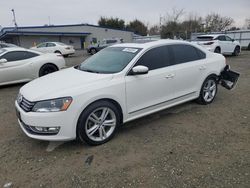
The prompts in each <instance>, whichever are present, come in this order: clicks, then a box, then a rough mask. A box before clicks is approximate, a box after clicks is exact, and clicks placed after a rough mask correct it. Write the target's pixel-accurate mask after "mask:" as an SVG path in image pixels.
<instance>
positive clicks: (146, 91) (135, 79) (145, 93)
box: [125, 46, 175, 116]
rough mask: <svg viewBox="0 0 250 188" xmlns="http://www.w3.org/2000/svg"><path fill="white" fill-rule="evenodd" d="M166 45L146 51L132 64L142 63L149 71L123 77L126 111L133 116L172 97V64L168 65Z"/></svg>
mask: <svg viewBox="0 0 250 188" xmlns="http://www.w3.org/2000/svg"><path fill="white" fill-rule="evenodd" d="M168 53H169V52H168V47H167V46H162V47H157V48H154V49H151V50H149V51H148V52H146V53H145V54H144V55H143V56H142V57H141V58H140V59H139V60H138V61H137V63H136V64H135V65H134V67H135V66H137V65H143V66H146V67H148V68H149V72H148V73H147V74H143V75H132V74H128V75H127V76H126V78H125V82H126V97H127V112H128V114H129V115H131V116H133V115H136V114H138V113H139V114H140V113H145V112H147V111H151V110H153V109H154V108H157V107H159V105H163V104H164V103H165V102H167V101H169V100H171V99H172V98H173V87H174V85H173V83H174V79H175V78H174V77H175V71H174V69H173V68H174V66H168V65H169V64H170V62H169V56H168Z"/></svg>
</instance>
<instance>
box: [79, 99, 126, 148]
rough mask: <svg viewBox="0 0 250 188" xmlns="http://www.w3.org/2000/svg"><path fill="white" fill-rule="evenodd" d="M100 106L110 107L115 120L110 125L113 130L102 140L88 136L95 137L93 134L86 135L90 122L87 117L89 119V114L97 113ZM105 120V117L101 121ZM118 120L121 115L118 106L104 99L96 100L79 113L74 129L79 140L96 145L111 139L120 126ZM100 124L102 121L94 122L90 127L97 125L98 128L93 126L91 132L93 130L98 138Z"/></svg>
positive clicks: (119, 120)
mask: <svg viewBox="0 0 250 188" xmlns="http://www.w3.org/2000/svg"><path fill="white" fill-rule="evenodd" d="M102 108H108V109H110V110H111V111H112V112H113V115H115V118H116V122H115V126H112V127H114V129H113V130H112V131H113V132H112V133H110V135H109V136H108V137H106V138H104V139H103V140H94V138H90V137H95V136H88V133H87V129H88V126H89V123H90V122H89V119H90V117H92V116H91V114H93V113H98V112H99V111H98V109H100V110H101V109H102ZM102 112H103V111H102ZM99 114H100V113H99ZM95 115H96V114H95ZM96 116H97V117H98V115H96ZM107 118H108V116H107ZM100 119H101V117H99V120H100ZM87 121H88V122H87ZM100 121H101V120H100ZM105 121H106V119H105V120H103V123H104V122H105ZM107 121H108V120H107ZM120 122H121V117H120V113H119V110H118V108H117V107H116V106H115V105H114V104H113V103H111V102H108V101H105V100H102V101H97V102H95V103H92V104H91V105H89V106H88V107H87V108H86V109H85V110H84V111H83V112H82V113H81V115H80V117H79V119H78V123H77V129H76V135H77V139H78V140H80V141H81V142H86V143H87V144H89V145H92V146H97V145H101V144H104V143H106V142H108V141H109V140H111V139H112V138H113V137H114V136H115V133H116V132H117V130H118V128H119V127H120ZM92 123H93V122H92ZM101 124H102V123H100V124H96V123H95V124H94V125H92V127H91V128H93V127H94V126H99V128H95V131H92V133H93V132H94V134H93V135H96V138H97V139H98V136H99V137H100V130H99V129H100V127H101V126H102V125H101ZM108 127H109V126H107V127H106V128H108ZM91 128H90V129H91ZM104 128H105V126H104ZM90 129H89V130H90ZM110 129H111V127H110ZM110 129H109V130H110ZM107 132H108V131H107ZM102 134H103V133H102ZM101 138H102V137H101Z"/></svg>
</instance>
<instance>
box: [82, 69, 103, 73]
mask: <svg viewBox="0 0 250 188" xmlns="http://www.w3.org/2000/svg"><path fill="white" fill-rule="evenodd" d="M80 70H82V71H85V72H91V73H100V72H98V71H93V70H89V69H80Z"/></svg>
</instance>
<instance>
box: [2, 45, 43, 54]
mask: <svg viewBox="0 0 250 188" xmlns="http://www.w3.org/2000/svg"><path fill="white" fill-rule="evenodd" d="M2 49H5V51H6V52H13V51H29V52H33V53H36V54H42V53H41V52H38V51H34V50H30V49H26V48H21V47H12V48H2Z"/></svg>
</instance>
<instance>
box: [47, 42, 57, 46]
mask: <svg viewBox="0 0 250 188" xmlns="http://www.w3.org/2000/svg"><path fill="white" fill-rule="evenodd" d="M46 46H47V47H54V46H56V45H55V44H54V43H47V45H46Z"/></svg>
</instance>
